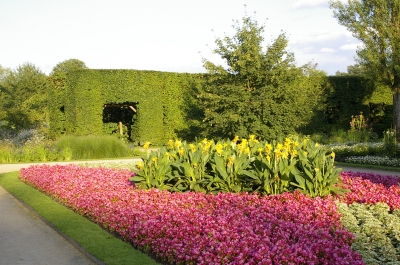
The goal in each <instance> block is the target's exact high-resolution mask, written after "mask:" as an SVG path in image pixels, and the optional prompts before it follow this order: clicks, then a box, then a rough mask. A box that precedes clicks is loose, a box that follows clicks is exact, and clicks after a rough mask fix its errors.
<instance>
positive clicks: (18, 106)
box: [0, 63, 49, 132]
mask: <svg viewBox="0 0 400 265" xmlns="http://www.w3.org/2000/svg"><path fill="white" fill-rule="evenodd" d="M48 89H49V82H48V80H47V76H46V75H45V74H44V73H42V72H41V71H40V70H39V69H38V68H37V67H35V66H34V65H33V64H30V63H25V64H23V65H21V66H19V67H17V69H16V70H14V71H11V72H10V73H9V74H7V75H6V76H5V77H4V79H3V80H2V81H1V84H0V99H1V101H0V119H1V120H2V121H3V124H2V125H3V126H4V127H5V128H6V129H9V130H13V131H14V132H19V131H21V130H23V129H30V128H39V129H41V130H44V129H45V126H46V123H47V119H48V118H47V116H46V114H47V109H46V107H47V106H46V103H47V91H48Z"/></svg>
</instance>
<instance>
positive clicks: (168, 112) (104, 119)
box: [50, 69, 196, 145]
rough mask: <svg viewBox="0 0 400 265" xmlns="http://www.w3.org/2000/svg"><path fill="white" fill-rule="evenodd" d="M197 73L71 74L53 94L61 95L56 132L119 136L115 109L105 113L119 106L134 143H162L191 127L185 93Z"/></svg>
mask: <svg viewBox="0 0 400 265" xmlns="http://www.w3.org/2000/svg"><path fill="white" fill-rule="evenodd" d="M195 77H196V75H190V74H178V73H166V72H156V71H137V70H92V69H90V70H79V71H74V72H71V73H69V74H68V76H67V80H66V81H65V88H64V91H63V93H61V92H53V93H52V95H53V96H57V97H58V98H56V99H55V101H54V103H53V104H51V111H52V112H54V114H53V115H52V119H51V131H52V135H56V136H57V135H60V131H63V130H65V132H66V134H73V135H78V136H80V135H102V134H111V133H117V134H118V133H119V127H118V123H117V122H116V120H115V117H113V116H112V115H111V114H112V112H113V111H105V109H107V108H116V110H117V111H118V113H120V114H121V113H122V114H121V115H122V116H124V117H121V120H122V121H123V131H124V133H126V132H128V131H130V130H131V139H132V140H133V141H134V142H137V143H139V144H142V143H143V142H144V141H150V142H152V143H153V144H155V145H158V144H163V143H165V142H166V141H167V139H170V138H176V131H177V130H180V129H184V128H185V126H187V125H186V122H185V119H186V114H185V111H186V110H187V108H186V107H185V101H184V95H185V94H187V90H188V89H190V88H191V86H192V84H193V83H194V82H195V81H194V78H195ZM60 94H63V95H60ZM50 101H51V100H50ZM56 102H57V103H56ZM62 103H63V104H62ZM131 107H133V109H135V111H136V112H135V111H134V110H133V109H132V108H131ZM62 110H63V111H64V112H65V123H64V124H63V122H61V121H60V117H62V115H61V114H60V112H62ZM106 112H107V113H106ZM56 113H57V114H56ZM110 113H111V114H110ZM114 113H115V111H114ZM110 117H111V118H110ZM126 117H128V119H127V118H126ZM129 117H131V120H130V121H129ZM62 127H64V128H62Z"/></svg>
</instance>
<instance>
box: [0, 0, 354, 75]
mask: <svg viewBox="0 0 400 265" xmlns="http://www.w3.org/2000/svg"><path fill="white" fill-rule="evenodd" d="M245 5H246V7H245ZM245 12H247V14H248V15H252V16H253V17H255V19H256V20H257V21H258V23H259V24H260V25H264V26H265V32H264V38H265V45H267V44H268V43H271V41H272V40H273V39H274V38H276V37H277V36H278V35H279V34H280V33H281V32H282V31H284V32H285V33H286V35H287V37H288V39H289V47H288V49H289V50H291V51H292V52H294V54H295V58H296V62H297V64H298V65H299V66H300V65H303V64H306V63H308V62H313V63H317V64H318V69H320V70H324V71H325V72H327V73H328V74H330V75H334V74H335V72H336V71H346V70H347V66H349V65H353V64H354V56H355V54H356V48H357V46H358V45H360V43H359V41H358V40H357V39H355V38H353V37H352V35H351V33H350V32H348V31H347V30H346V28H344V27H343V26H340V25H339V24H338V22H337V20H336V19H335V18H333V12H332V10H331V9H329V5H328V0H282V1H276V0H240V1H239V0H201V1H199V0H168V1H167V0H146V1H138V0H0V36H1V41H0V65H1V66H3V67H8V68H11V69H14V68H15V67H17V66H18V65H21V64H23V63H26V62H30V63H33V64H34V65H36V66H37V67H39V68H40V69H41V70H42V71H43V72H45V73H47V74H48V73H50V72H51V70H52V68H53V67H54V66H55V65H56V64H57V63H59V62H62V61H64V60H67V59H72V58H75V59H79V60H81V61H83V62H85V63H86V65H87V66H88V67H89V68H94V69H100V68H102V69H138V70H157V71H169V72H189V73H199V72H205V69H204V68H203V65H202V58H206V59H208V60H211V61H213V62H216V63H218V62H220V58H218V57H216V55H214V54H212V52H211V51H212V49H213V48H215V47H216V46H215V44H214V41H215V39H216V38H218V37H220V38H222V37H224V36H225V35H227V36H233V34H234V33H235V31H234V29H233V28H232V24H233V22H232V21H233V20H237V19H239V20H240V19H241V18H242V17H243V16H244V15H245ZM254 13H255V14H254Z"/></svg>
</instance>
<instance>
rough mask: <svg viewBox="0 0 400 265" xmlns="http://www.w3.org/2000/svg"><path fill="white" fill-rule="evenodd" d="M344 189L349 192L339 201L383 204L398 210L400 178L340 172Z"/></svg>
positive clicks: (399, 206) (399, 205)
mask: <svg viewBox="0 0 400 265" xmlns="http://www.w3.org/2000/svg"><path fill="white" fill-rule="evenodd" d="M341 178H342V179H343V184H344V188H346V189H349V190H350V191H351V192H348V193H346V194H345V195H344V196H340V197H339V198H340V200H341V201H343V202H345V203H347V204H351V203H353V202H358V203H371V204H374V203H377V202H384V203H386V204H388V205H389V206H390V208H391V209H392V210H393V209H400V187H399V185H398V183H399V182H400V178H397V177H393V176H382V175H379V174H372V173H360V172H356V173H355V172H342V173H341Z"/></svg>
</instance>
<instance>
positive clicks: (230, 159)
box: [228, 156, 234, 167]
mask: <svg viewBox="0 0 400 265" xmlns="http://www.w3.org/2000/svg"><path fill="white" fill-rule="evenodd" d="M233 161H234V159H233V156H231V157H230V158H229V159H228V167H231V166H233Z"/></svg>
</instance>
